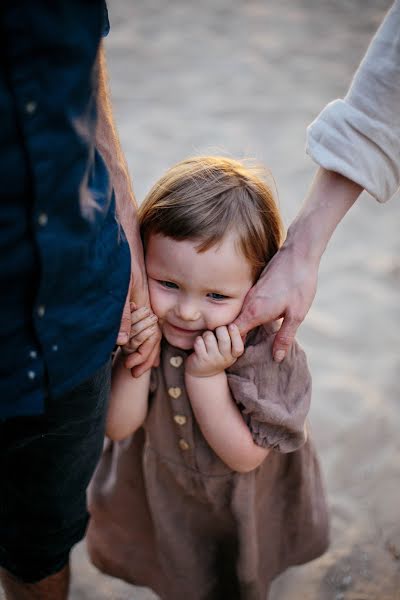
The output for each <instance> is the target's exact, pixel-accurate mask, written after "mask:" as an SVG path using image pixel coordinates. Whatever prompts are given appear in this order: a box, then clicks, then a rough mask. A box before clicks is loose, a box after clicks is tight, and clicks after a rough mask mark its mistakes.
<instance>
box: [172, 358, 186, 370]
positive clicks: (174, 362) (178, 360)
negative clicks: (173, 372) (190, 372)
mask: <svg viewBox="0 0 400 600" xmlns="http://www.w3.org/2000/svg"><path fill="white" fill-rule="evenodd" d="M169 362H170V364H171V365H172V366H173V367H175V368H176V369H178V368H179V367H180V366H181V364H182V363H183V358H182V356H171V358H170V359H169Z"/></svg>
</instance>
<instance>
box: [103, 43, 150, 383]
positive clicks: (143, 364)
mask: <svg viewBox="0 0 400 600" xmlns="http://www.w3.org/2000/svg"><path fill="white" fill-rule="evenodd" d="M97 68H98V82H99V88H98V90H99V91H98V119H97V128H96V145H97V148H98V150H99V152H100V153H101V155H102V157H103V159H104V160H105V162H106V164H107V168H108V170H109V173H110V176H111V181H112V185H113V188H114V193H115V201H116V209H117V217H118V220H119V223H120V225H121V226H122V229H123V231H124V234H125V236H126V239H127V241H128V244H129V249H130V254H131V280H130V285H129V290H128V295H127V298H126V302H125V307H124V310H123V314H122V320H121V326H120V332H119V335H118V338H117V343H118V344H119V345H123V344H127V343H128V342H129V338H130V330H131V309H130V303H131V302H134V303H135V305H136V306H138V307H139V306H150V301H149V294H148V288H147V276H146V270H145V266H144V257H143V247H142V242H141V238H140V230H139V223H138V219H137V204H136V201H135V196H134V194H133V189H132V184H131V180H130V176H129V171H128V167H127V164H126V160H125V157H124V154H123V152H122V148H121V144H120V141H119V138H118V133H117V130H116V126H115V122H114V118H113V114H112V108H111V101H110V94H109V90H108V78H107V68H106V60H105V52H104V45H103V42H102V43H101V45H100V49H99V55H98V64H97ZM160 337H161V336H160V332H159V331H157V332H156V333H155V334H153V335H152V336H151V337H150V338H148V340H146V342H145V343H144V344H142V346H141V347H140V351H137V352H135V354H134V358H133V362H132V359H131V362H130V364H129V366H131V367H134V370H133V371H134V374H135V375H136V376H140V375H141V374H142V373H143V372H144V371H146V370H147V369H148V368H150V367H151V365H152V364H153V363H154V362H155V360H156V357H157V355H158V348H159V341H160ZM128 349H129V346H128ZM126 360H127V361H128V360H129V358H128V359H126Z"/></svg>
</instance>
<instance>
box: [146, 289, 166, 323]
mask: <svg viewBox="0 0 400 600" xmlns="http://www.w3.org/2000/svg"><path fill="white" fill-rule="evenodd" d="M149 295H150V302H151V308H152V309H153V312H154V314H155V315H157V317H158V318H159V319H162V318H163V317H164V316H165V314H166V312H167V310H168V307H167V301H166V298H165V297H164V294H163V293H162V290H159V289H157V288H155V286H149Z"/></svg>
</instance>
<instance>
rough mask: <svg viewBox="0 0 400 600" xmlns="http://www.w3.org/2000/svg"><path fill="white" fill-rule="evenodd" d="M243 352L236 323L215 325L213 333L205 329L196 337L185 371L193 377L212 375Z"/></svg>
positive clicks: (223, 369) (231, 363) (222, 369)
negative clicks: (200, 335)
mask: <svg viewBox="0 0 400 600" xmlns="http://www.w3.org/2000/svg"><path fill="white" fill-rule="evenodd" d="M243 352H244V345H243V340H242V338H241V336H240V333H239V329H238V327H237V326H236V325H233V324H232V325H229V327H226V326H221V327H217V329H216V330H215V335H214V333H213V332H212V331H205V332H204V333H203V335H202V337H198V338H196V340H195V342H194V346H193V353H192V354H191V355H190V356H189V357H188V358H187V359H186V362H185V371H186V373H188V374H189V375H192V376H193V377H212V376H213V375H217V374H218V373H221V372H222V371H225V369H227V368H228V367H230V366H231V365H233V363H234V362H236V360H237V358H238V357H239V356H240V355H241V354H243Z"/></svg>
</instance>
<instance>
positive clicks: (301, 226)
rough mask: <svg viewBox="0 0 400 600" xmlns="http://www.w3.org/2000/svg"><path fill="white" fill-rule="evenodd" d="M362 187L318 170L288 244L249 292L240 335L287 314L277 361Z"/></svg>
mask: <svg viewBox="0 0 400 600" xmlns="http://www.w3.org/2000/svg"><path fill="white" fill-rule="evenodd" d="M361 191H362V188H361V187H360V186H359V185H358V184H356V183H354V182H353V181H351V180H350V179H347V178H346V177H343V176H342V175H339V174H338V173H335V172H333V171H327V170H325V169H323V168H320V169H319V170H318V171H317V174H316V176H315V178H314V180H313V182H312V185H311V188H310V190H309V193H308V195H307V197H306V200H305V202H304V205H303V207H302V209H301V210H300V212H299V214H298V215H297V217H296V219H295V220H294V221H293V223H292V225H291V226H290V227H289V230H288V235H287V238H286V241H285V243H284V244H283V246H282V248H281V249H280V250H279V252H278V253H277V254H276V255H275V256H274V257H273V258H272V260H271V261H270V262H269V263H268V265H267V267H266V268H265V269H264V271H263V272H262V274H261V276H260V278H259V280H258V281H257V283H256V284H255V286H253V287H252V288H251V290H250V291H249V293H248V294H247V296H246V299H245V302H244V305H243V308H242V312H241V313H240V315H239V316H238V318H237V319H236V321H235V323H236V325H237V326H238V327H239V330H240V332H241V333H242V334H246V333H247V332H248V331H249V330H250V329H253V328H254V327H256V326H257V325H259V324H261V323H268V322H269V321H274V320H276V319H279V318H281V317H283V322H282V325H281V328H280V330H279V331H278V333H277V335H276V338H275V341H274V345H273V356H274V359H275V360H276V361H278V362H280V361H281V360H283V359H284V358H285V356H286V354H287V351H288V349H289V348H290V346H291V345H292V343H293V340H294V337H295V335H296V331H297V329H298V327H299V325H300V324H301V323H302V321H303V320H304V318H305V316H306V314H307V312H308V310H309V308H310V306H311V304H312V301H313V299H314V296H315V292H316V288H317V280H318V268H319V263H320V260H321V257H322V255H323V253H324V250H325V248H326V245H327V243H328V241H329V240H330V238H331V236H332V234H333V232H334V230H335V228H336V226H337V224H338V223H339V222H340V221H341V219H342V218H343V217H344V215H345V214H346V213H347V211H348V210H349V209H350V207H351V206H352V205H353V204H354V202H355V201H356V199H357V198H358V196H359V194H360V193H361Z"/></svg>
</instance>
